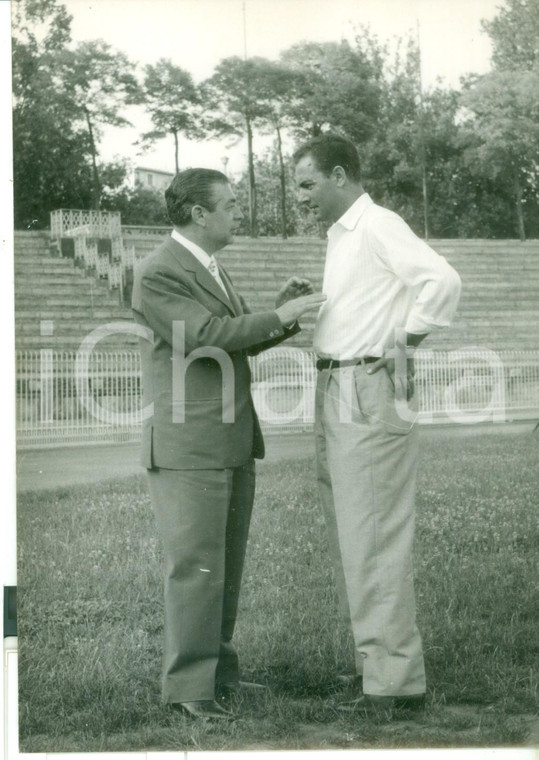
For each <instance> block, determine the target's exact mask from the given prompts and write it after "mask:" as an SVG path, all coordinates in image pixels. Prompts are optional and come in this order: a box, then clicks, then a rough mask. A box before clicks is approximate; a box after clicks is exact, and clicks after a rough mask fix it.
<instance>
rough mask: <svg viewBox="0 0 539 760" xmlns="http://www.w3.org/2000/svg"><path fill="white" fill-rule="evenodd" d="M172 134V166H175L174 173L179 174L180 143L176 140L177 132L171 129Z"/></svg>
mask: <svg viewBox="0 0 539 760" xmlns="http://www.w3.org/2000/svg"><path fill="white" fill-rule="evenodd" d="M172 134H173V135H174V166H175V167H176V174H179V172H180V164H179V160H178V159H179V153H180V144H179V140H178V132H177V131H176V130H175V129H173V130H172Z"/></svg>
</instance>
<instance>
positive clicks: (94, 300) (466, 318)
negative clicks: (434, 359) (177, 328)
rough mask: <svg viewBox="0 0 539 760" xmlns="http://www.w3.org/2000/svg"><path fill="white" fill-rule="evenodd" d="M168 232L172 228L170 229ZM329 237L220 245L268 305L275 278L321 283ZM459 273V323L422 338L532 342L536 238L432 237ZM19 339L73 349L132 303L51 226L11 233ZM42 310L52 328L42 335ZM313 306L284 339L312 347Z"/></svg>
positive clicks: (537, 307) (140, 244)
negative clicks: (89, 269)
mask: <svg viewBox="0 0 539 760" xmlns="http://www.w3.org/2000/svg"><path fill="white" fill-rule="evenodd" d="M128 229H129V230H130V234H129V235H128V236H127V237H126V238H124V240H125V242H127V243H131V244H134V245H135V252H136V258H137V259H141V258H143V257H144V256H145V255H147V254H148V253H149V252H150V251H152V250H153V249H154V248H155V247H156V246H157V245H158V244H159V242H160V241H161V240H162V239H163V237H164V234H165V233H163V234H159V235H150V234H147V233H144V232H141V233H140V234H139V235H138V236H137V233H136V230H134V228H128ZM165 232H166V231H165ZM325 245H326V244H325V241H323V240H318V239H290V240H280V239H267V238H266V239H265V238H259V239H257V240H249V239H245V238H240V239H238V240H237V241H236V242H234V244H233V245H231V246H228V247H227V248H226V249H224V250H223V251H220V252H219V253H218V260H219V261H220V262H221V263H222V264H223V266H224V267H225V268H226V270H227V271H228V272H229V274H230V275H231V277H232V278H233V281H234V283H235V285H236V287H237V289H238V291H239V292H241V293H242V295H243V296H244V298H245V300H246V301H247V303H248V304H249V305H250V306H251V308H253V310H257V311H258V310H271V309H273V305H274V298H275V295H276V293H277V291H278V289H279V287H280V286H281V285H282V284H283V283H284V282H285V281H286V279H287V278H288V277H289V276H291V275H293V274H297V275H298V276H304V277H308V278H309V279H311V280H312V282H313V285H314V286H315V287H316V288H320V287H321V283H322V275H323V267H324V256H325ZM430 245H431V246H432V247H433V248H434V249H435V250H436V251H438V252H439V253H440V254H442V255H443V256H445V257H446V258H447V260H448V261H449V262H450V263H451V264H452V265H453V266H454V267H455V268H456V269H457V271H458V272H459V274H460V275H461V278H462V280H463V291H462V297H461V302H460V305H459V310H458V313H457V317H456V319H455V321H454V324H453V325H452V326H451V327H450V328H449V329H448V330H444V331H441V332H439V333H436V334H433V335H432V336H430V337H429V339H428V340H427V341H426V342H425V344H424V346H425V348H432V349H436V348H439V349H443V350H452V349H455V348H459V347H462V346H469V345H476V346H481V347H484V348H491V349H496V348H498V349H515V350H526V349H528V350H533V349H536V348H537V346H536V343H535V334H536V326H537V324H538V323H539V241H527V242H525V243H519V242H518V241H514V240H510V241H507V240H505V241H498V240H496V241H493V240H484V241H475V240H474V241H469V240H433V241H430ZM15 298H16V306H15V308H16V325H17V329H16V342H17V348H19V349H39V348H57V349H59V350H60V349H61V350H76V348H77V346H78V344H79V343H80V341H81V340H82V338H84V337H85V335H86V334H87V333H88V332H89V331H90V330H92V329H94V328H95V327H97V326H98V325H102V324H106V323H107V322H117V321H125V322H127V323H131V321H132V318H131V311H130V309H129V308H127V307H125V306H122V305H121V304H120V303H119V295H118V292H117V291H116V290H109V289H108V286H107V282H106V280H99V279H96V278H95V277H93V276H91V275H85V274H84V272H83V271H82V270H81V269H80V268H78V267H76V266H75V265H74V263H73V261H72V260H70V259H62V258H54V257H52V256H51V255H50V254H49V238H48V236H47V234H46V233H36V232H17V233H15ZM42 320H49V321H52V322H53V324H54V333H53V335H52V336H49V337H42V336H41V335H40V329H41V328H40V323H41V321H42ZM313 326H314V315H307V316H306V317H305V318H303V319H302V327H303V329H302V332H301V333H299V334H298V335H297V336H294V338H293V339H292V340H291V341H289V342H288V345H296V346H306V347H309V346H310V345H311V343H312V331H313ZM135 345H136V338H134V337H133V336H128V335H120V336H118V337H117V338H108V339H107V340H106V342H104V343H103V348H105V347H106V348H107V349H121V348H132V347H133V346H135Z"/></svg>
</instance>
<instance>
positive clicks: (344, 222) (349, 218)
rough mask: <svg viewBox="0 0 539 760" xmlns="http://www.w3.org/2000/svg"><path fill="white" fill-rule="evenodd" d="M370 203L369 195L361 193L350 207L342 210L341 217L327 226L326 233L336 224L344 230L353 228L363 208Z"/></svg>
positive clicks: (363, 210)
mask: <svg viewBox="0 0 539 760" xmlns="http://www.w3.org/2000/svg"><path fill="white" fill-rule="evenodd" d="M372 205H373V200H372V198H371V196H370V195H369V194H368V193H362V194H361V195H360V196H359V198H357V200H355V201H354V203H352V205H351V206H350V208H348V209H347V210H346V211H345V212H344V214H343V215H342V216H341V218H340V219H338V220H337V221H336V222H335V224H333V225H332V226H331V227H330V228H329V230H328V233H329V232H330V231H331V230H333V228H334V227H335V226H336V225H337V224H338V225H339V226H341V227H344V228H345V229H346V230H353V229H354V228H355V227H356V225H357V223H358V222H359V220H360V218H361V217H362V216H363V214H364V212H365V210H366V209H367V208H368V207H369V206H372Z"/></svg>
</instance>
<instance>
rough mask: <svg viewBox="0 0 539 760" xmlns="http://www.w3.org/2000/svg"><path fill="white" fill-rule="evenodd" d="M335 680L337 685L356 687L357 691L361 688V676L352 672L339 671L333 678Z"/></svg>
mask: <svg viewBox="0 0 539 760" xmlns="http://www.w3.org/2000/svg"><path fill="white" fill-rule="evenodd" d="M335 681H336V682H337V685H338V686H342V687H344V688H347V689H348V688H350V687H354V688H357V689H359V691H361V690H362V689H363V676H358V675H355V674H354V675H353V674H352V673H350V674H349V673H341V674H339V675H338V676H337V677H336V678H335Z"/></svg>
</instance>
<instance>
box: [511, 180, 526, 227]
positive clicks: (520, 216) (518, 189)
mask: <svg viewBox="0 0 539 760" xmlns="http://www.w3.org/2000/svg"><path fill="white" fill-rule="evenodd" d="M514 184H515V210H516V212H517V225H518V236H519V238H520V240H521V242H524V240H526V230H525V228H524V212H523V210H522V184H521V182H520V177H519V176H518V174H517V175H516V177H515V183H514Z"/></svg>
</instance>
